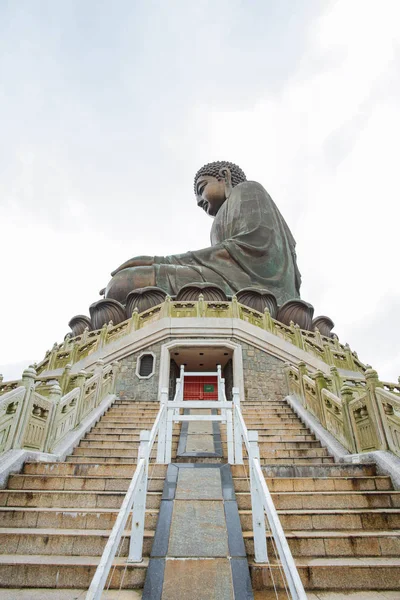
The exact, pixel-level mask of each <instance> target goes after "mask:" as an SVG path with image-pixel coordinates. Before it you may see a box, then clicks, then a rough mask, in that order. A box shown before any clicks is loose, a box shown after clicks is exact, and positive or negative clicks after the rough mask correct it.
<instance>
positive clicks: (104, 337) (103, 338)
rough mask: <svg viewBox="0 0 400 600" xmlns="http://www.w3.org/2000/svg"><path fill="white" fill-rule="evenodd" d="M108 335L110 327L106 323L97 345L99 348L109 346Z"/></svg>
mask: <svg viewBox="0 0 400 600" xmlns="http://www.w3.org/2000/svg"><path fill="white" fill-rule="evenodd" d="M107 334H108V325H107V323H104V325H103V327H102V328H101V330H100V335H99V341H98V344H97V348H102V347H103V346H105V345H106V344H107Z"/></svg>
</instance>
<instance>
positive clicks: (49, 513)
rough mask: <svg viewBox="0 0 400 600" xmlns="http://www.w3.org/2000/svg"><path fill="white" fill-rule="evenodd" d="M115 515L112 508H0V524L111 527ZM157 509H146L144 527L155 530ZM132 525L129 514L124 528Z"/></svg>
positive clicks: (84, 527)
mask: <svg viewBox="0 0 400 600" xmlns="http://www.w3.org/2000/svg"><path fill="white" fill-rule="evenodd" d="M117 516H118V509H114V508H79V509H76V508H72V509H66V508H59V507H53V508H52V507H15V506H2V507H0V527H25V528H26V527H31V528H35V527H39V528H52V529H54V528H60V529H112V527H113V525H114V523H115V520H116V518H117ZM157 519H158V510H157V509H155V508H147V509H146V514H145V529H147V530H154V529H155V527H156V524H157ZM130 526H131V517H128V521H127V525H126V527H127V528H129V527H130Z"/></svg>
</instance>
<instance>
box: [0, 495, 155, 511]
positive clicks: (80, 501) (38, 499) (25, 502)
mask: <svg viewBox="0 0 400 600" xmlns="http://www.w3.org/2000/svg"><path fill="white" fill-rule="evenodd" d="M161 495H162V494H161V492H149V493H148V494H147V501H146V506H147V507H148V508H159V506H160V502H161ZM124 497H125V492H117V491H109V492H98V491H80V490H74V491H63V490H45V491H44V490H0V506H19V507H24V506H30V507H54V508H55V507H59V508H60V509H63V508H68V509H73V508H75V509H77V510H78V509H82V508H83V509H84V508H120V506H121V504H122V501H123V499H124Z"/></svg>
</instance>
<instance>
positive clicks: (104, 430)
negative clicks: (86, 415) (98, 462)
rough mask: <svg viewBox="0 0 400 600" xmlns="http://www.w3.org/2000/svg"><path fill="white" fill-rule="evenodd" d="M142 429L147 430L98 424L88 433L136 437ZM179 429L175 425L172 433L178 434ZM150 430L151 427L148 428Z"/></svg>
mask: <svg viewBox="0 0 400 600" xmlns="http://www.w3.org/2000/svg"><path fill="white" fill-rule="evenodd" d="M143 429H147V427H140V426H136V425H131V424H126V425H125V426H122V425H121V424H119V426H118V427H113V426H112V425H106V424H99V425H96V426H95V427H93V428H92V430H91V432H90V433H101V434H108V433H112V434H121V433H123V434H126V435H128V434H131V435H136V433H137V434H138V435H139V434H140V432H141V431H143ZM179 429H180V425H176V426H174V427H173V430H172V431H173V433H174V434H175V433H178V434H179ZM150 430H151V427H150Z"/></svg>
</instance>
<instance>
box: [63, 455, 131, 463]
mask: <svg viewBox="0 0 400 600" xmlns="http://www.w3.org/2000/svg"><path fill="white" fill-rule="evenodd" d="M66 461H67V462H73V463H86V464H88V463H93V464H98V463H104V464H107V463H114V464H115V463H119V464H133V463H136V462H137V458H136V457H135V456H75V455H70V456H67V458H66Z"/></svg>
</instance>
